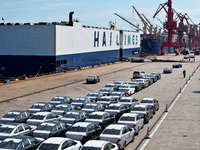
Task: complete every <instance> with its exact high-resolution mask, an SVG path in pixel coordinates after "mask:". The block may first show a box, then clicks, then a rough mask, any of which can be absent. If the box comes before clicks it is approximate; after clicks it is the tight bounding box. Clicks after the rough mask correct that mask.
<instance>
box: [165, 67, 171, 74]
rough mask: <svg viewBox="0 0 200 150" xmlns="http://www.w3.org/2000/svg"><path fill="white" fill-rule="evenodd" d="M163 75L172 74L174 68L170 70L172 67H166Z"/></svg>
mask: <svg viewBox="0 0 200 150" xmlns="http://www.w3.org/2000/svg"><path fill="white" fill-rule="evenodd" d="M163 73H172V68H170V67H165V68H164V69H163Z"/></svg>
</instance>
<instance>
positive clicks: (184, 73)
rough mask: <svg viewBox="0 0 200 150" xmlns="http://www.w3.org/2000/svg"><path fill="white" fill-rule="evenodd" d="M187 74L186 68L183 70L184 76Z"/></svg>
mask: <svg viewBox="0 0 200 150" xmlns="http://www.w3.org/2000/svg"><path fill="white" fill-rule="evenodd" d="M185 76H186V71H185V69H184V70H183V77H184V78H185Z"/></svg>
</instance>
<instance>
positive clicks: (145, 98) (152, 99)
mask: <svg viewBox="0 0 200 150" xmlns="http://www.w3.org/2000/svg"><path fill="white" fill-rule="evenodd" d="M154 99H155V98H143V99H142V100H151V101H152V100H154Z"/></svg>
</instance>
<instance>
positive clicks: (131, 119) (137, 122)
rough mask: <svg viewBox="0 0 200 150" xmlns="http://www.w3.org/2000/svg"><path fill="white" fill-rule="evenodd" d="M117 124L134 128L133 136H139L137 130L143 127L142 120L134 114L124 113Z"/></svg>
mask: <svg viewBox="0 0 200 150" xmlns="http://www.w3.org/2000/svg"><path fill="white" fill-rule="evenodd" d="M117 124H124V125H128V126H129V127H131V128H134V130H135V135H138V134H139V130H140V129H142V128H143V126H144V119H143V118H142V116H140V115H139V114H135V113H124V114H123V115H122V116H121V117H120V118H119V120H118V122H117Z"/></svg>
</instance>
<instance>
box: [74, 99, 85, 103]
mask: <svg viewBox="0 0 200 150" xmlns="http://www.w3.org/2000/svg"><path fill="white" fill-rule="evenodd" d="M72 103H84V100H80V99H77V100H76V99H75V100H73V101H72Z"/></svg>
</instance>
